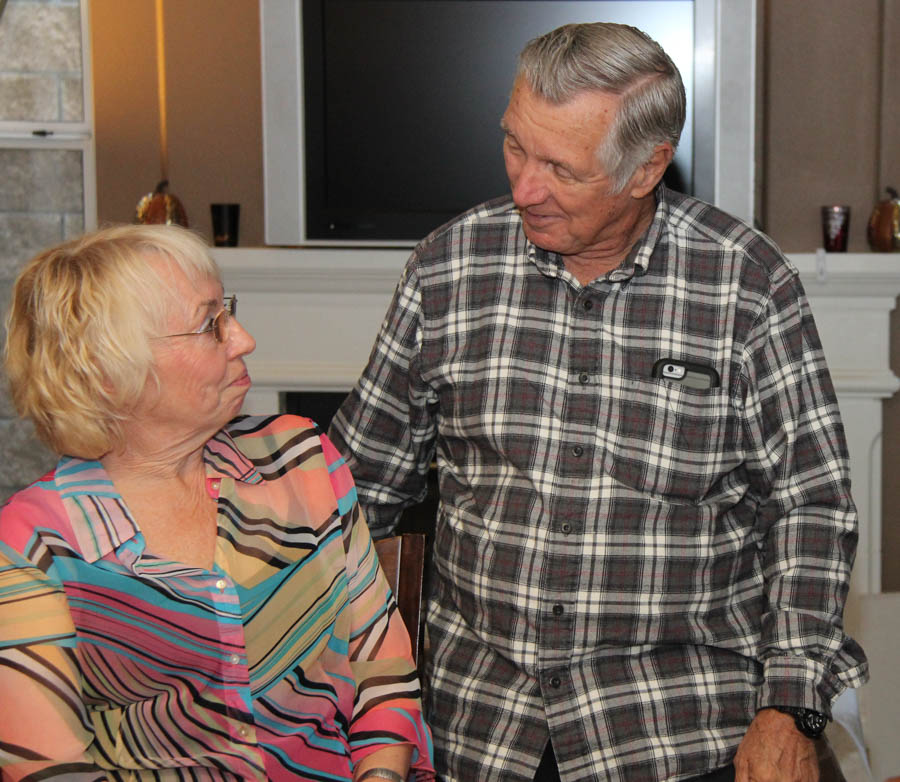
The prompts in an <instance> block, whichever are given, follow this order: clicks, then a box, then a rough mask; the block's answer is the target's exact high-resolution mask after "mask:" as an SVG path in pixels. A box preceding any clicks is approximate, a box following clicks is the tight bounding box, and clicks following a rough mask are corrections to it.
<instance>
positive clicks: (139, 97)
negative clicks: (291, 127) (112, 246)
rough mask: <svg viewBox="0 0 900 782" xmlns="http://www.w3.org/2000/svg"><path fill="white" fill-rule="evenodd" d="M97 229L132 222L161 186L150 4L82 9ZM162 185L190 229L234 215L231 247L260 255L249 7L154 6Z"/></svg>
mask: <svg viewBox="0 0 900 782" xmlns="http://www.w3.org/2000/svg"><path fill="white" fill-rule="evenodd" d="M90 9H91V34H92V39H93V41H92V48H93V65H94V98H95V104H96V108H95V119H96V133H97V201H98V204H97V209H98V215H99V219H100V222H101V223H103V222H130V221H131V220H132V219H133V217H134V210H135V206H136V205H137V202H138V200H139V199H140V198H141V196H143V195H144V194H146V193H148V192H150V191H151V190H153V188H154V186H155V185H156V183H157V182H158V181H159V179H160V178H161V163H160V157H161V156H160V131H159V110H158V106H159V101H158V91H157V83H158V82H157V66H156V34H155V30H156V22H155V4H154V3H153V2H151V0H90ZM163 18H164V21H165V24H164V28H165V38H164V42H165V52H166V69H165V73H166V81H165V84H166V94H167V101H166V105H167V115H168V117H167V119H168V122H167V126H168V177H169V181H170V192H172V193H174V194H175V195H177V196H178V198H179V199H180V200H181V202H182V204H183V205H184V207H185V210H186V211H187V215H188V220H189V222H190V224H191V227H192V228H196V229H198V230H199V231H201V232H202V233H203V234H204V235H205V236H206V237H207V238H208V239H209V238H211V235H212V225H211V222H210V215H209V205H210V203H214V202H219V201H223V202H236V203H239V204H240V205H241V222H240V244H241V245H245V246H254V245H260V244H262V237H263V228H262V225H263V195H262V193H263V188H262V119H261V118H262V104H261V96H260V87H259V85H260V57H259V9H258V4H257V1H256V0H228V2H225V3H223V2H221V0H190V2H187V3H186V2H175V1H174V0H164V3H163Z"/></svg>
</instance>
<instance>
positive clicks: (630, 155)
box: [516, 22, 685, 191]
mask: <svg viewBox="0 0 900 782" xmlns="http://www.w3.org/2000/svg"><path fill="white" fill-rule="evenodd" d="M516 79H517V80H518V79H524V80H525V82H526V83H527V85H528V87H529V88H530V89H531V91H532V92H534V93H535V94H536V95H539V96H540V97H541V98H543V99H544V100H547V101H550V102H551V103H556V104H561V103H566V102H567V101H569V100H571V99H572V98H574V97H575V96H576V95H578V94H579V93H582V92H585V91H588V90H600V91H602V92H606V93H610V94H612V95H619V96H621V100H622V102H621V105H620V108H619V111H618V113H617V115H616V118H615V120H614V121H613V125H612V127H611V128H610V131H609V134H608V135H607V137H606V139H605V140H604V142H603V144H602V145H601V148H600V149H599V150H598V157H599V160H600V162H601V164H602V165H603V166H604V168H605V169H606V173H607V174H608V175H609V176H610V177H611V178H612V180H613V187H614V188H615V189H616V191H621V190H622V189H623V188H624V187H625V186H626V185H627V184H628V180H629V179H631V176H632V174H634V172H635V171H636V170H637V168H638V167H639V166H641V165H642V164H644V163H646V162H647V160H649V159H650V156H651V155H652V154H653V150H654V148H655V147H656V146H657V144H661V143H663V142H666V141H668V142H669V143H670V144H671V145H672V148H673V149H674V148H675V147H677V146H678V140H679V138H680V137H681V129H682V127H683V126H684V118H685V95H684V84H683V83H682V81H681V74H680V73H679V72H678V68H676V67H675V63H673V62H672V60H671V58H670V57H669V56H668V55H667V54H666V53H665V52H664V51H663V49H662V47H661V46H660V45H659V44H658V43H656V41H654V40H653V39H652V38H650V37H649V36H648V35H647V34H646V33H643V32H641V31H640V30H638V29H637V28H635V27H630V26H629V25H624V24H612V23H609V22H596V23H592V24H567V25H563V26H562V27H558V28H557V29H555V30H552V31H551V32H549V33H546V34H545V35H542V36H540V37H538V38H534V39H533V40H531V41H529V42H528V43H527V44H526V45H525V48H524V49H523V50H522V53H521V54H520V55H519V65H518V70H517V72H516Z"/></svg>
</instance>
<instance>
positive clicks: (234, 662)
mask: <svg viewBox="0 0 900 782" xmlns="http://www.w3.org/2000/svg"><path fill="white" fill-rule="evenodd" d="M228 661H229V662H230V663H231V664H232V665H237V664H238V663H239V662H240V661H241V658H240V655H237V654H233V655H231V657H229V658H228Z"/></svg>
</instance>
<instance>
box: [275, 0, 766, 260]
mask: <svg viewBox="0 0 900 782" xmlns="http://www.w3.org/2000/svg"><path fill="white" fill-rule="evenodd" d="M721 5H722V6H726V5H727V6H729V8H730V9H731V11H729V13H731V14H735V15H736V14H737V13H738V11H739V10H740V9H743V10H744V13H745V15H749V16H750V17H751V18H752V17H755V11H754V0H729V3H727V4H725V3H722V4H721ZM722 15H723V14H722V12H721V9H720V8H719V3H717V2H716V0H615V1H614V0H574V1H573V2H564V1H562V0H302V1H301V0H261V30H262V58H263V112H264V123H263V124H264V166H265V218H266V220H265V222H266V242H267V244H270V245H303V244H325V245H329V244H340V245H351V246H352V245H358V244H364V245H365V244H369V245H373V246H384V245H410V244H413V243H415V241H417V240H418V239H421V238H422V237H423V236H425V235H426V234H427V233H428V232H429V231H431V230H432V229H434V228H436V227H437V226H439V225H440V224H442V223H444V222H445V221H447V220H449V219H451V218H452V217H454V216H455V215H457V214H459V213H460V212H462V211H464V210H465V209H467V208H469V207H471V206H474V205H475V204H477V203H480V202H481V201H484V200H486V199H488V198H492V197H494V196H498V195H503V194H505V193H507V192H508V191H509V185H508V182H507V179H506V174H505V171H504V167H503V157H502V133H501V131H500V127H499V122H500V118H501V116H502V114H503V111H504V109H505V107H506V102H507V100H508V96H509V91H510V88H511V85H512V81H513V76H514V73H515V67H516V57H517V55H518V52H519V51H520V50H521V48H522V46H523V45H524V44H525V43H526V42H527V41H528V40H529V39H531V38H533V37H535V36H537V35H540V34H542V33H544V32H546V31H548V30H550V29H553V28H554V27H557V26H559V25H561V24H565V23H568V22H581V21H615V22H623V23H626V24H632V25H634V26H636V27H639V28H641V29H643V30H644V31H646V32H647V33H648V34H649V35H650V36H651V37H653V38H655V39H656V40H657V41H658V42H659V43H660V44H661V45H662V46H663V48H664V49H665V50H666V51H667V52H668V53H669V55H670V56H671V57H672V59H673V60H674V61H675V63H676V65H678V67H679V70H680V71H681V73H682V78H683V80H684V82H685V89H686V92H687V97H688V118H687V122H686V125H685V129H684V133H683V136H682V141H681V144H680V146H679V149H678V151H677V154H676V157H675V161H674V162H673V165H672V167H671V168H670V171H669V173H668V174H667V178H668V181H669V182H670V183H671V184H672V185H673V186H674V187H676V188H678V189H681V190H684V191H686V192H689V193H694V194H696V195H698V196H700V197H703V198H706V199H707V200H711V201H714V200H716V182H717V178H719V177H721V176H722V171H721V170H720V169H721V167H720V163H719V161H718V159H717V154H718V153H719V151H720V145H721V142H722V139H723V134H722V122H723V120H724V123H725V125H726V126H727V125H728V124H729V122H730V123H731V125H734V124H735V123H734V122H733V119H734V118H733V117H731V116H730V115H727V112H726V116H724V117H723V115H722V112H723V108H724V103H723V102H722V101H721V100H719V95H718V93H717V90H718V80H719V79H721V78H722V74H721V68H722V65H723V62H722V61H723V51H724V50H725V49H726V48H728V46H730V45H732V44H733V43H734V42H733V41H732V42H729V41H726V40H723V36H724V34H725V33H727V32H728V31H727V29H725V28H723V24H722ZM744 22H746V19H745V20H744ZM753 27H754V25H752V24H749V25H746V24H745V23H744V24H738V23H737V22H736V21H735V22H733V27H732V29H731V31H730V33H729V34H730V35H731V36H732V37H735V36H737V37H739V38H741V41H740V45H741V46H743V47H744V48H745V49H748V50H749V52H750V55H749V59H750V61H749V63H748V64H747V71H748V72H747V73H745V74H743V75H742V77H741V80H740V82H739V83H737V84H733V85H732V89H733V92H732V93H731V94H730V96H729V100H730V101H731V102H732V103H733V104H735V105H736V106H739V110H738V111H737V112H736V113H737V114H739V115H744V114H747V116H746V117H743V116H742V117H741V119H742V120H743V121H744V123H745V124H744V126H743V128H742V131H741V132H743V133H749V134H750V139H751V140H750V142H749V143H750V145H751V147H752V111H753V105H752V104H753V101H752V95H753V73H752V63H753V58H752V50H753V47H754V41H753V35H752V30H753ZM748 30H749V33H748ZM732 113H735V112H734V111H732ZM748 125H749V126H748ZM731 132H734V131H733V130H732V131H731ZM747 175H748V176H750V177H751V182H752V149H751V152H750V163H749V171H748V172H747ZM731 186H732V187H733V186H734V183H732V184H731ZM751 190H752V184H751ZM750 203H751V211H752V194H751V198H750ZM731 211H737V210H735V209H733V208H732V210H731ZM741 216H750V215H748V214H746V213H745V214H742V215H741Z"/></svg>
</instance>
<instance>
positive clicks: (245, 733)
mask: <svg viewBox="0 0 900 782" xmlns="http://www.w3.org/2000/svg"><path fill="white" fill-rule="evenodd" d="M238 735H239V736H240V737H241V738H244V739H245V738H247V736H249V735H250V728H248V727H247V726H246V725H241V727H239V728H238Z"/></svg>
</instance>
